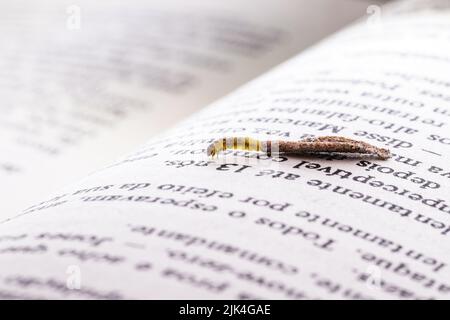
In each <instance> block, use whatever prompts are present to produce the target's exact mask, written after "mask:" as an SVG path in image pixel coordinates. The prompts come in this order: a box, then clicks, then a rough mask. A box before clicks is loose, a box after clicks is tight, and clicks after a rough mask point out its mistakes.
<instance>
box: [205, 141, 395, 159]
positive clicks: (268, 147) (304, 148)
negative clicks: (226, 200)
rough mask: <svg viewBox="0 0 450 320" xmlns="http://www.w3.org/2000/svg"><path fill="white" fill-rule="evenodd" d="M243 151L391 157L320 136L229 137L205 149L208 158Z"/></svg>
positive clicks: (364, 144)
mask: <svg viewBox="0 0 450 320" xmlns="http://www.w3.org/2000/svg"><path fill="white" fill-rule="evenodd" d="M229 149H232V150H245V151H255V152H263V153H266V154H268V155H269V156H270V155H271V154H272V153H287V154H305V153H309V154H314V153H323V152H337V153H353V154H360V155H372V156H375V157H378V158H379V159H381V160H387V159H389V158H390V157H391V153H390V151H389V150H388V149H384V148H379V147H376V146H373V145H371V144H369V143H367V142H364V141H359V140H353V139H349V138H345V137H339V136H321V137H316V138H307V139H302V140H298V141H285V140H264V141H261V140H257V139H253V138H249V137H229V138H221V139H217V140H215V141H214V142H213V143H211V144H210V145H209V146H208V148H207V149H206V154H207V155H208V156H211V157H214V156H216V155H217V156H218V154H219V153H220V152H221V151H225V150H229Z"/></svg>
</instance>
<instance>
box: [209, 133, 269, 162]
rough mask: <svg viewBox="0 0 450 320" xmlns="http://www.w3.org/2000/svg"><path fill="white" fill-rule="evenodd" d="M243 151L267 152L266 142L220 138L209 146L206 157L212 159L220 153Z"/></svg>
mask: <svg viewBox="0 0 450 320" xmlns="http://www.w3.org/2000/svg"><path fill="white" fill-rule="evenodd" d="M230 149H232V150H245V151H255V152H259V151H262V152H267V150H268V148H267V142H265V141H259V140H257V139H252V138H249V137H232V138H222V139H218V140H216V141H214V142H213V143H212V144H210V145H209V146H208V148H207V150H206V154H207V155H208V156H211V157H214V156H215V155H217V154H218V153H219V152H221V151H226V150H230Z"/></svg>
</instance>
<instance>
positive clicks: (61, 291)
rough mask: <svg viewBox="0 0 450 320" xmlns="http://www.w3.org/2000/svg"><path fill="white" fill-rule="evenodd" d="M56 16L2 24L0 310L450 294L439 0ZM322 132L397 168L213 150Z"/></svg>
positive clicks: (17, 12) (449, 168)
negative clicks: (102, 302) (381, 154)
mask: <svg viewBox="0 0 450 320" xmlns="http://www.w3.org/2000/svg"><path fill="white" fill-rule="evenodd" d="M55 2H56V1H55ZM55 2H53V1H52V2H48V3H47V4H48V5H47V6H40V7H39V8H40V10H37V8H30V7H29V6H28V5H27V6H23V5H21V4H20V3H18V4H14V5H11V7H5V8H2V10H1V11H0V12H1V13H0V14H1V15H2V17H5V20H4V21H5V22H2V24H1V28H2V29H5V31H2V34H6V35H7V37H6V41H5V40H3V41H2V43H1V44H0V46H1V49H2V50H0V63H1V64H2V71H3V72H2V75H1V77H0V90H1V92H2V104H3V105H4V108H2V111H3V113H4V115H6V116H3V117H2V119H1V122H0V146H1V147H2V153H1V155H0V177H1V180H0V188H1V191H2V203H1V216H2V221H3V222H2V223H1V224H0V297H3V298H68V299H75V298H82V299H90V298H94V299H102V298H106V299H120V298H171V299H174V298H175V299H176V298H184V299H197V298H202V299H206V298H207V299H221V298H223V299H227V298H230V299H258V298H266V299H267V298H271V299H301V298H303V299H304V298H306V299H308V298H332V299H344V298H347V299H370V298H388V299H391V298H392V299H395V298H410V299H428V298H448V297H449V292H450V271H449V266H448V264H449V263H450V260H449V258H448V256H447V250H448V249H449V248H450V246H449V245H448V244H447V242H448V240H447V239H448V237H449V236H450V218H449V217H448V215H449V214H450V196H449V195H450V188H449V181H450V180H449V179H450V164H449V159H450V130H449V126H448V122H449V120H450V90H449V88H450V78H449V74H450V56H449V52H450V42H449V39H450V4H449V2H448V1H437V0H435V1H425V0H423V1H405V2H400V3H392V4H390V5H389V6H387V7H378V6H375V5H371V6H369V8H367V6H368V4H367V3H364V2H362V1H358V2H352V1H336V0H330V1H325V0H322V1H314V4H313V5H312V6H309V4H310V3H311V2H309V1H296V2H293V1H287V0H286V1H276V2H275V1H260V0H258V1H226V2H225V1H223V3H219V2H217V3H216V2H214V3H211V1H195V2H192V1H190V2H189V5H188V6H187V7H186V6H185V3H183V6H181V5H180V2H178V1H168V2H166V4H164V5H163V4H161V3H156V2H155V3H154V4H153V3H148V2H142V3H141V2H138V1H136V2H135V3H133V2H131V4H129V5H128V3H130V2H127V6H125V7H123V6H121V5H120V4H114V3H110V2H109V1H108V6H106V5H105V6H102V5H101V4H98V2H96V4H95V5H93V4H90V3H89V2H86V3H84V2H83V3H82V4H80V5H79V6H70V7H68V8H66V7H64V6H62V5H58V4H55ZM100 3H101V2H100ZM2 6H4V5H2ZM180 8H183V9H180ZM66 9H67V15H63V16H62V17H61V10H63V12H64V13H66V11H65V10H66ZM366 9H367V12H369V13H370V16H369V17H365V18H362V19H361V21H359V22H358V23H355V24H354V25H352V26H350V27H347V28H345V29H344V30H343V31H340V32H338V33H336V34H335V35H333V36H331V37H329V38H327V39H326V40H323V41H322V42H320V43H319V44H318V45H315V46H313V47H312V48H310V49H308V50H306V51H304V52H302V53H300V54H299V55H297V56H295V57H294V58H292V59H290V60H289V61H287V62H285V63H283V64H282V65H281V66H278V67H276V68H274V69H272V70H268V69H269V68H271V67H272V66H274V65H275V64H277V63H279V62H282V61H283V60H286V59H287V58H289V57H290V56H292V55H294V54H295V53H299V52H300V51H301V50H302V49H304V48H305V47H307V46H309V45H311V44H313V43H314V42H316V41H317V40H319V39H321V38H322V37H324V36H325V35H326V34H328V33H331V32H332V31H336V30H337V29H338V28H340V27H341V26H343V25H344V24H346V23H349V22H350V21H351V20H353V19H355V18H357V17H362V16H364V15H365V14H366ZM27 10H29V11H27ZM6 18H7V19H6ZM17 20H21V23H17ZM22 20H23V21H22ZM61 24H63V27H61ZM58 28H59V29H58ZM25 31H26V32H25ZM262 73H264V74H263V75H262V76H258V77H257V78H256V79H255V80H253V81H251V82H250V83H248V84H245V85H244V86H241V87H240V88H238V89H236V90H234V91H233V92H232V93H231V94H228V95H226V96H225V97H222V96H224V95H225V94H227V93H229V92H230V91H232V90H233V89H235V88H236V87H238V86H239V85H241V84H243V83H244V82H246V81H248V80H250V79H252V78H255V77H256V76H257V75H258V74H262ZM221 97H222V98H221ZM219 98H220V99H219ZM216 100H217V101H216ZM210 103H212V104H210ZM207 104H209V106H206V105H207ZM8 105H13V106H14V107H13V108H10V107H8ZM200 109H201V110H200ZM196 110H198V111H196ZM194 111H195V112H194ZM186 117H187V118H186ZM183 118H186V119H183ZM180 120H183V121H182V122H180V123H177V124H176V125H175V126H172V125H173V124H175V123H176V122H178V121H180ZM169 126H171V128H170V129H169V130H164V129H167V128H168V127H169ZM323 135H339V136H346V137H350V138H356V139H360V140H364V141H367V142H369V143H373V144H375V145H379V146H382V147H387V148H390V150H391V152H392V153H393V157H392V158H391V159H389V160H388V161H379V160H376V159H372V158H362V159H357V158H352V157H344V156H342V155H334V154H329V155H328V154H325V155H322V156H320V157H319V158H317V157H316V158H314V157H310V156H296V157H287V156H284V155H273V156H267V155H264V154H259V153H253V152H246V151H236V150H228V151H226V152H224V153H223V154H221V155H219V157H218V158H217V159H211V158H208V157H207V156H206V154H205V149H206V147H207V146H208V145H209V144H210V143H211V142H212V141H214V140H215V139H217V138H222V137H230V136H231V137H232V136H247V137H254V138H260V139H263V140H268V139H275V140H276V139H285V140H298V139H302V138H305V137H313V136H323ZM149 138H150V139H149ZM148 139H149V140H148ZM138 145H140V146H138ZM124 153H127V155H126V156H123V154H124ZM121 154H122V157H120V156H121ZM116 158H117V159H119V160H117V161H114V160H116ZM76 180H78V182H75V181H76Z"/></svg>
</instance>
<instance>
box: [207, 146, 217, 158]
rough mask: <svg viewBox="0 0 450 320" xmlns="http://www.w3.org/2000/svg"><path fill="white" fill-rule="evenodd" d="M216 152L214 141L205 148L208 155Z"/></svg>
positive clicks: (212, 155)
mask: <svg viewBox="0 0 450 320" xmlns="http://www.w3.org/2000/svg"><path fill="white" fill-rule="evenodd" d="M216 153H217V150H216V146H215V144H214V143H211V144H210V145H209V146H208V148H207V149H206V154H207V155H208V157H214V156H215V155H216Z"/></svg>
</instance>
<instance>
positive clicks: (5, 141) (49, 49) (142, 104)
mask: <svg viewBox="0 0 450 320" xmlns="http://www.w3.org/2000/svg"><path fill="white" fill-rule="evenodd" d="M256 3H257V5H258V10H257V11H255V10H254V9H253V8H254V6H255V5H256ZM330 12H335V16H332V19H330ZM364 13H365V4H364V3H361V2H359V1H348V0H343V1H338V2H336V1H330V0H321V1H317V2H315V4H314V5H313V6H311V5H310V2H309V1H296V2H295V3H293V2H291V1H281V2H280V1H277V2H275V1H259V0H258V1H245V2H244V3H242V2H241V1H206V0H196V1H189V2H186V1H177V0H175V1H127V2H126V4H124V3H123V1H76V4H67V3H66V2H60V1H33V3H29V1H7V2H2V3H1V4H0V30H1V34H2V41H1V42H0V68H1V70H2V72H1V75H0V93H1V104H0V108H1V111H2V117H1V119H0V148H1V150H2V152H1V154H0V191H1V194H2V201H1V204H0V212H1V213H0V216H3V217H5V215H7V214H8V213H11V212H15V211H16V210H19V209H23V208H24V207H26V206H28V205H30V204H31V203H33V202H35V201H38V199H41V198H42V197H43V196H46V195H48V193H49V192H51V191H53V190H56V189H57V188H58V187H60V186H62V185H65V184H67V183H69V182H71V181H75V180H77V179H80V178H81V177H83V176H85V175H87V174H88V173H90V172H91V171H93V170H95V169H98V168H99V167H102V166H104V165H106V164H107V163H108V162H110V161H113V160H114V159H116V158H117V157H118V156H120V155H123V154H124V153H125V152H130V151H131V150H133V149H134V148H135V147H136V146H138V145H141V144H142V143H144V142H145V141H146V140H147V139H148V138H149V137H151V136H152V135H154V134H155V133H157V132H160V131H161V130H162V129H165V128H167V127H169V126H170V125H172V124H174V123H176V122H177V121H179V120H180V119H182V118H184V117H186V116H187V115H188V114H190V113H192V112H193V111H194V110H196V109H200V108H201V107H204V106H205V105H207V104H208V103H210V102H212V101H213V100H215V99H217V98H219V97H221V96H223V95H224V94H226V93H228V92H229V91H231V90H232V89H234V88H235V87H237V86H238V85H240V84H242V83H244V82H246V81H248V80H250V79H252V78H253V77H255V76H256V75H258V74H260V73H262V72H263V71H265V70H267V69H268V68H270V67H271V66H274V65H275V64H277V63H280V62H282V61H284V60H285V59H286V58H288V57H290V56H291V55H293V54H294V53H297V52H298V51H300V50H301V49H303V48H305V47H306V46H308V45H310V44H312V43H313V42H314V41H317V40H319V39H320V38H322V37H323V36H325V35H327V34H329V33H331V32H333V31H334V30H336V29H337V28H339V27H341V26H342V25H344V24H345V23H347V22H349V21H351V20H352V19H354V18H356V17H359V16H362V15H364ZM305 30H308V32H305Z"/></svg>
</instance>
